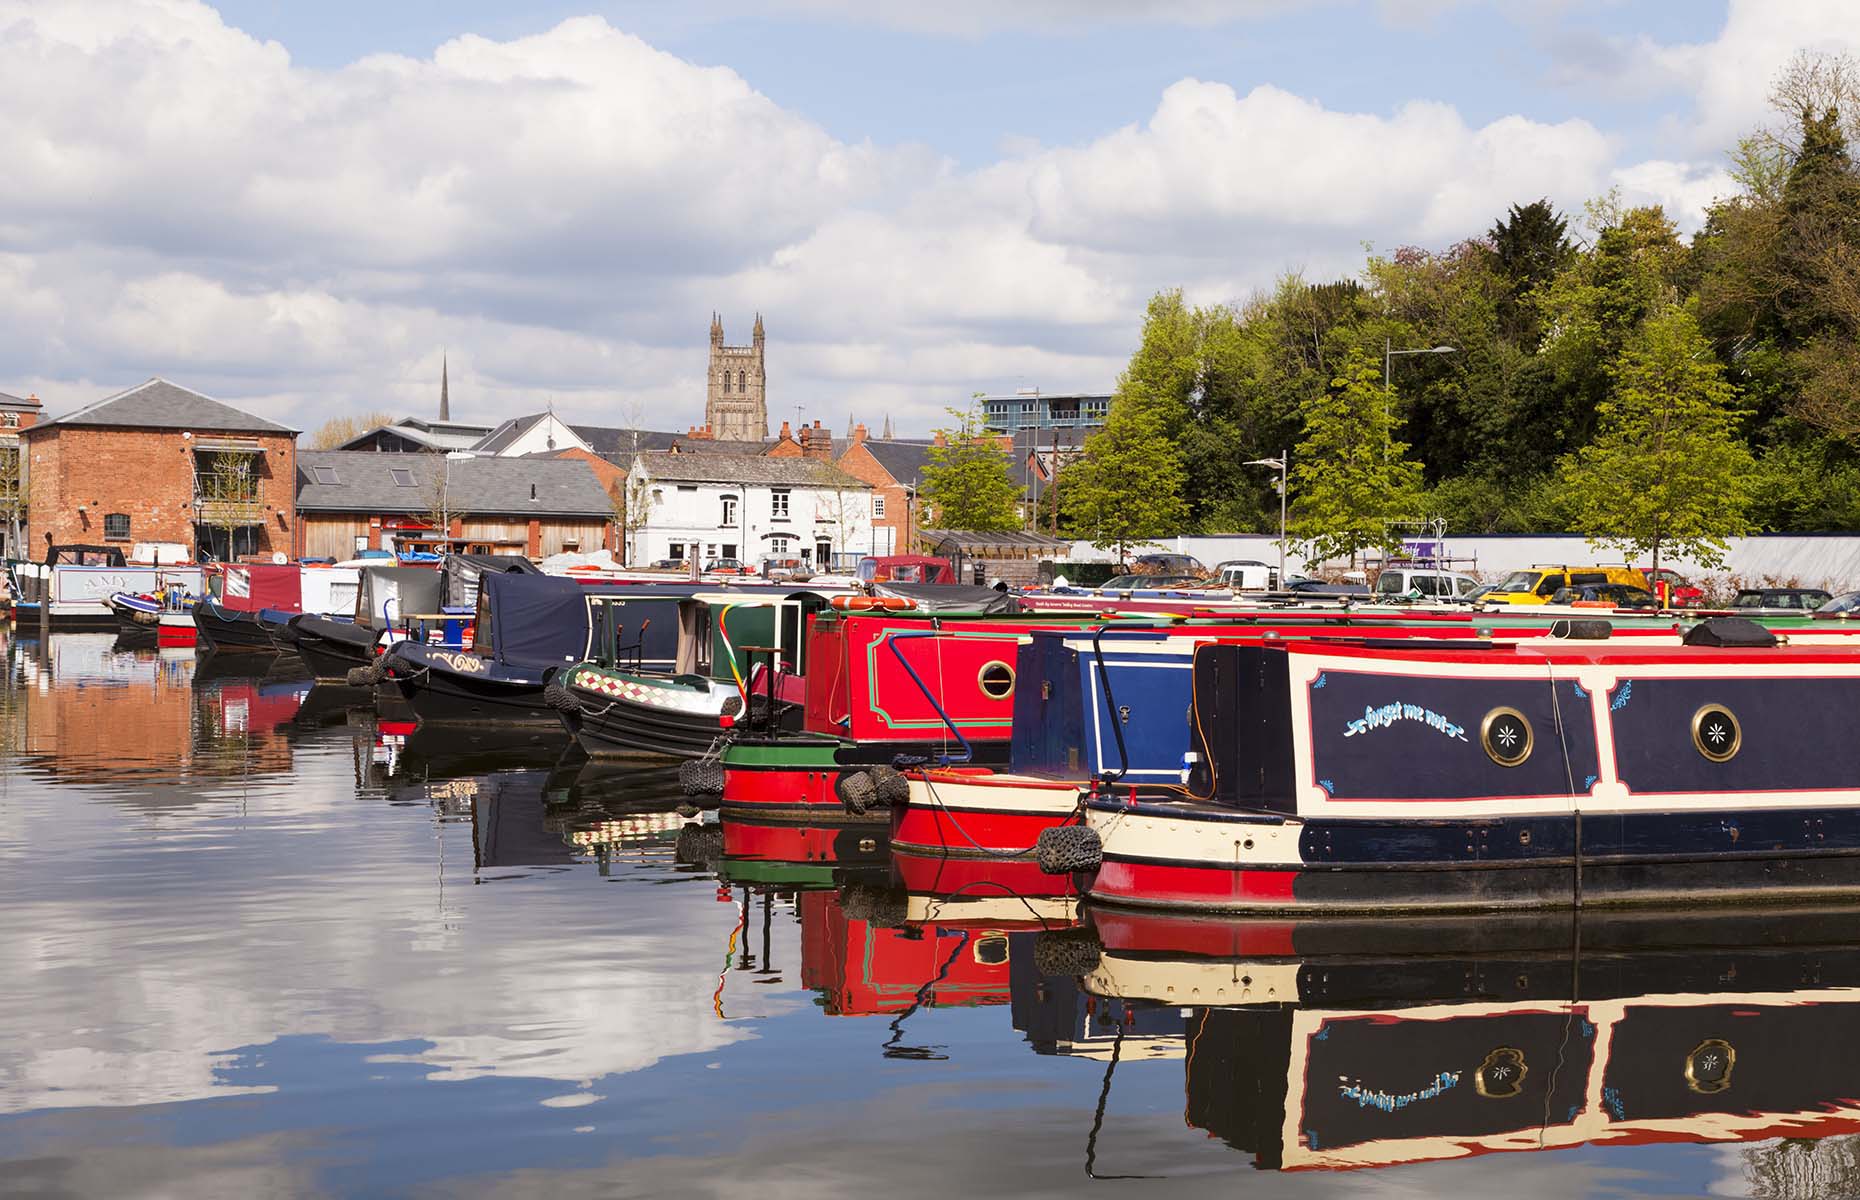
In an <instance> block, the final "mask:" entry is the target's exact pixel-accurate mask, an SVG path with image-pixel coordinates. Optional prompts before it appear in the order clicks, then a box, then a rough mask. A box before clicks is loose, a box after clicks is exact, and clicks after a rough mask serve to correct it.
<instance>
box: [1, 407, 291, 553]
mask: <svg viewBox="0 0 1860 1200" xmlns="http://www.w3.org/2000/svg"><path fill="white" fill-rule="evenodd" d="M19 436H20V442H21V445H22V446H23V447H24V450H25V453H24V456H23V457H24V460H25V471H24V474H25V477H26V478H25V484H26V528H27V535H26V540H27V545H28V546H29V547H30V549H29V551H28V553H29V554H30V556H31V557H34V558H38V557H41V556H42V555H43V554H44V552H45V550H46V548H47V547H49V546H53V545H66V544H70V543H86V544H92V545H96V544H111V545H121V546H122V547H123V550H124V552H125V553H127V552H128V550H129V547H130V546H131V544H133V543H136V542H171V543H176V544H179V545H183V546H186V547H187V548H188V551H189V552H190V553H191V554H192V555H193V557H195V558H196V559H207V558H215V559H224V558H228V557H234V556H240V555H271V554H277V553H283V554H289V553H291V549H292V541H293V538H294V536H295V525H296V481H297V431H296V430H294V429H288V428H286V427H285V426H283V425H279V424H277V423H276V422H273V421H267V420H265V419H264V418H263V417H256V416H253V415H252V414H251V413H248V412H241V411H240V410H239V409H236V408H233V407H232V406H231V405H227V404H221V403H220V402H219V401H217V400H214V399H211V398H209V397H207V396H203V395H201V394H200V393H199V392H196V391H192V390H190V389H188V388H184V387H180V386H178V385H176V384H173V383H170V382H168V381H167V380H165V379H151V380H149V381H148V382H147V383H144V384H140V385H138V386H136V387H133V388H130V389H129V390H127V391H123V392H118V393H117V394H116V395H114V396H108V397H105V398H104V399H102V400H99V401H97V402H96V403H95V404H92V405H90V406H88V407H86V408H81V409H79V410H77V411H76V412H73V413H67V414H65V415H64V416H60V417H54V418H52V419H51V420H48V421H40V422H38V423H36V424H34V425H31V426H30V427H27V428H24V429H21V430H20V432H19Z"/></svg>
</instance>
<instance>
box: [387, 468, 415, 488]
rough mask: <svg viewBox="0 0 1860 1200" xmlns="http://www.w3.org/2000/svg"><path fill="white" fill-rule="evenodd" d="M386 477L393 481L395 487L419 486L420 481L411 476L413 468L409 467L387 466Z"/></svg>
mask: <svg viewBox="0 0 1860 1200" xmlns="http://www.w3.org/2000/svg"><path fill="white" fill-rule="evenodd" d="M388 478H389V479H391V480H393V481H394V486H395V487H404V488H410V487H419V486H420V481H419V480H417V479H415V478H414V477H413V470H412V468H410V467H389V468H388Z"/></svg>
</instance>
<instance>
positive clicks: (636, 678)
mask: <svg viewBox="0 0 1860 1200" xmlns="http://www.w3.org/2000/svg"><path fill="white" fill-rule="evenodd" d="M616 603H625V601H623V600H620V599H618V598H616V597H601V598H600V599H598V600H597V601H596V604H597V605H599V606H609V605H614V604H616ZM826 603H827V597H825V596H824V595H822V594H820V593H818V592H812V591H788V590H773V591H771V590H762V589H756V590H751V589H747V588H746V589H744V590H742V591H728V592H699V593H696V594H694V595H691V596H687V597H685V598H684V599H682V600H681V601H679V604H678V644H677V651H676V661H675V662H674V663H673V664H672V667H671V669H670V670H662V669H661V670H648V669H646V666H645V664H644V663H643V662H642V661H641V657H642V655H643V652H644V650H645V646H643V645H642V644H640V643H637V642H633V643H627V644H624V645H622V644H618V643H619V639H620V636H621V635H620V632H619V631H621V630H622V628H623V626H624V625H625V624H626V621H625V618H624V614H623V611H622V610H619V609H615V610H614V611H613V613H612V616H611V617H610V616H608V615H607V613H605V612H597V616H596V617H595V620H597V621H599V622H601V623H602V624H601V627H602V628H603V629H610V630H613V631H615V633H614V636H613V637H612V638H609V639H608V641H609V643H610V644H607V645H604V646H602V647H601V648H600V649H599V652H598V654H597V656H596V657H594V658H590V659H586V660H584V661H582V662H577V663H573V664H570V665H568V666H565V667H563V668H562V669H561V670H560V671H557V672H556V673H555V675H554V677H553V678H552V679H551V680H550V681H549V683H548V684H547V685H545V688H544V696H545V702H546V703H548V704H549V705H550V706H551V707H552V708H554V709H555V710H556V711H557V712H559V713H560V714H561V719H562V722H563V724H564V725H566V726H567V727H568V731H569V733H570V734H571V735H572V736H573V737H574V738H575V740H576V741H577V742H578V743H579V744H580V745H581V748H582V750H583V751H584V752H585V753H587V754H588V755H590V756H591V757H604V756H615V755H620V756H642V757H652V758H686V759H707V758H713V757H714V756H715V754H716V752H717V749H718V745H719V741H720V739H721V738H722V737H723V735H724V733H725V732H726V731H727V730H729V729H731V728H733V727H734V726H735V724H736V718H737V717H738V715H739V714H742V713H743V712H744V711H745V704H746V701H747V698H748V696H749V695H750V692H751V684H752V683H755V682H757V681H756V680H754V679H752V678H751V675H752V664H751V662H750V657H751V655H750V653H749V651H750V649H751V648H755V649H758V650H765V651H766V652H767V654H768V656H769V657H771V658H772V659H773V660H774V662H775V664H776V665H775V669H774V670H773V671H772V676H773V677H772V678H771V680H770V681H769V682H768V684H767V685H766V686H767V687H769V688H773V689H774V692H775V702H776V705H777V708H778V710H779V711H777V712H775V714H774V719H776V720H781V721H790V722H792V723H795V724H798V722H799V708H800V705H799V701H800V698H801V682H800V681H801V679H802V678H803V672H805V671H806V670H807V666H808V664H807V660H806V646H805V645H804V644H803V639H802V636H801V635H802V631H803V630H804V629H805V628H806V621H807V617H808V615H809V614H811V613H815V612H818V611H820V609H822V608H823V607H825V605H826ZM762 669H765V670H766V669H768V666H767V662H766V661H764V662H763V663H762Z"/></svg>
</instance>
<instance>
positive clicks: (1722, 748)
mask: <svg viewBox="0 0 1860 1200" xmlns="http://www.w3.org/2000/svg"><path fill="white" fill-rule="evenodd" d="M1692 744H1693V745H1694V746H1697V747H1698V751H1699V753H1700V754H1703V755H1704V756H1705V757H1706V758H1709V759H1710V760H1711V761H1713V762H1730V761H1731V760H1732V759H1733V758H1736V757H1737V752H1738V751H1739V750H1741V749H1743V747H1744V727H1743V726H1742V725H1740V724H1738V721H1737V714H1736V713H1734V712H1732V711H1731V710H1730V709H1728V708H1726V707H1725V706H1724V705H1722V704H1707V705H1705V706H1704V707H1703V708H1701V709H1699V710H1698V711H1697V712H1695V713H1693V714H1692Z"/></svg>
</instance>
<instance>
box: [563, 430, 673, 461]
mask: <svg viewBox="0 0 1860 1200" xmlns="http://www.w3.org/2000/svg"><path fill="white" fill-rule="evenodd" d="M569 428H570V429H572V430H574V432H575V436H576V437H578V438H580V439H581V440H582V441H584V442H586V443H588V449H590V450H592V451H594V452H595V453H596V454H598V455H600V456H601V457H602V458H614V457H615V456H616V455H626V456H628V457H631V456H632V454H633V451H635V450H669V449H671V448H672V445H673V444H674V443H676V442H680V441H683V440H684V436H685V435H684V434H682V433H660V432H658V431H657V430H654V429H641V430H638V431H637V432H638V433H639V445H637V446H635V445H634V444H633V434H634V432H635V431H634V430H631V429H616V428H613V427H612V426H608V425H570V426H569Z"/></svg>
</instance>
